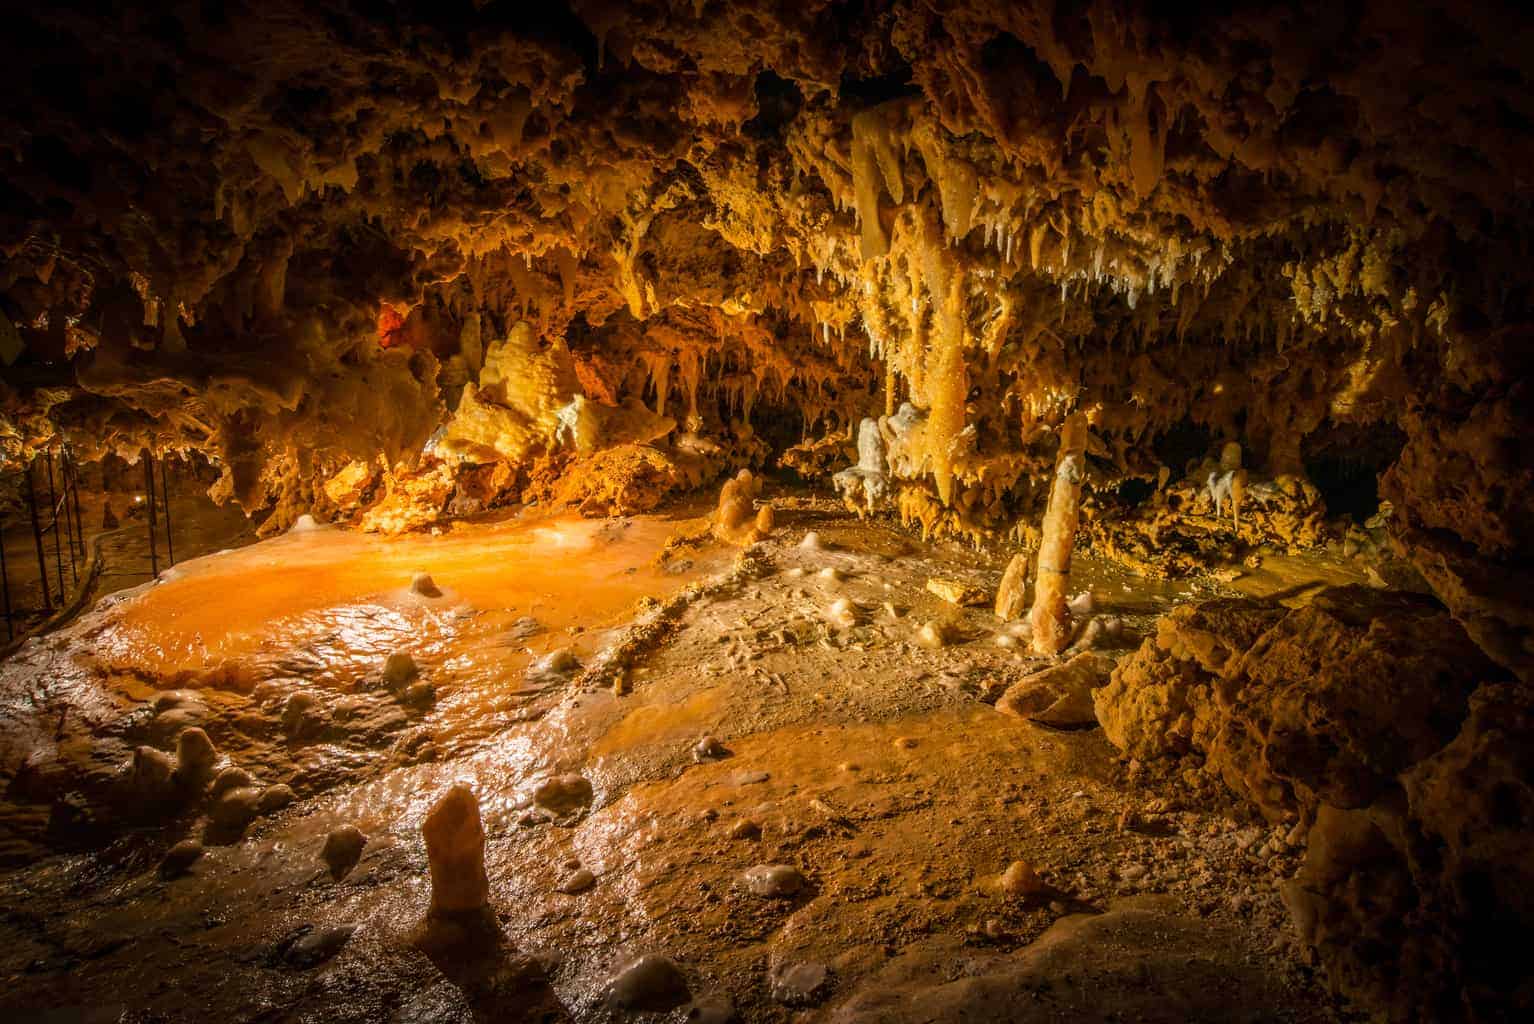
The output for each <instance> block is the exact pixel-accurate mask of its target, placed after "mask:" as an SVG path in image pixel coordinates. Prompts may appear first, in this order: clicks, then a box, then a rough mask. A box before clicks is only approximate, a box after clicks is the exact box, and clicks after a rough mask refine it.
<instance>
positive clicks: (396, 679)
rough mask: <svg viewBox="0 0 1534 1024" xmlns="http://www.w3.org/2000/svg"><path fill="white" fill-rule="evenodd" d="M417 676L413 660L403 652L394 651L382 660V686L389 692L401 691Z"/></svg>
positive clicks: (417, 670)
mask: <svg viewBox="0 0 1534 1024" xmlns="http://www.w3.org/2000/svg"><path fill="white" fill-rule="evenodd" d="M419 674H420V669H419V668H417V667H416V663H415V659H414V658H412V657H411V656H410V655H409V654H407V653H406V652H404V651H396V652H394V653H393V654H391V655H389V656H388V657H387V658H385V659H384V667H383V681H384V686H386V687H388V688H389V689H391V690H403V689H404V688H405V687H406V686H409V685H410V683H411V682H412V681H413V680H414V679H415V678H416V676H418V675H419Z"/></svg>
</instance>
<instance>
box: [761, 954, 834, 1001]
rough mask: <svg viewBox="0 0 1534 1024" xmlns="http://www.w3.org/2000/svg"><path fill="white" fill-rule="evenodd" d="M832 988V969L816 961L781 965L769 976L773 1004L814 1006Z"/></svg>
mask: <svg viewBox="0 0 1534 1024" xmlns="http://www.w3.org/2000/svg"><path fill="white" fill-rule="evenodd" d="M830 988H831V969H830V968H829V967H827V966H826V965H825V964H822V963H816V962H814V961H808V960H805V961H798V962H795V963H788V964H780V965H779V966H778V967H776V968H774V969H773V970H772V972H771V973H770V974H769V976H768V991H769V992H770V993H771V995H772V999H773V1002H777V1003H782V1004H783V1005H784V1006H794V1007H805V1006H814V1005H815V1004H816V1003H819V1002H820V1001H821V1000H822V999H824V998H825V996H826V993H827V992H828V991H829V990H830Z"/></svg>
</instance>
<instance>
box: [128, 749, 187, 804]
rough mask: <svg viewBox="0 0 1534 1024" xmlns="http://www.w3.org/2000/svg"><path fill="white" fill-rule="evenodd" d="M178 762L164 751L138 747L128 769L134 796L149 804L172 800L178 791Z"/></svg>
mask: <svg viewBox="0 0 1534 1024" xmlns="http://www.w3.org/2000/svg"><path fill="white" fill-rule="evenodd" d="M175 775H176V762H175V761H174V760H173V759H172V758H171V756H170V755H169V754H167V753H165V751H163V750H156V749H155V748H154V747H138V748H136V749H135V750H134V751H133V762H132V764H131V765H130V766H129V769H128V785H129V787H130V788H131V790H132V792H133V794H134V796H135V797H136V798H137V799H139V800H142V801H144V802H145V803H148V804H156V803H161V802H164V801H166V800H168V799H170V798H171V797H172V796H173V795H174V793H175V790H176V785H175V781H174V780H175Z"/></svg>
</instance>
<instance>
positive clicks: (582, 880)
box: [555, 868, 597, 895]
mask: <svg viewBox="0 0 1534 1024" xmlns="http://www.w3.org/2000/svg"><path fill="white" fill-rule="evenodd" d="M596 884H597V876H596V875H594V874H592V873H591V872H590V871H589V870H587V869H586V868H576V869H575V870H574V871H572V872H570V873H569V874H568V875H566V876H565V877H564V878H563V879H561V880H560V883H559V885H558V886H556V887H555V888H557V889H558V890H559V891H560V892H562V893H565V894H566V895H574V894H576V893H582V892H585V891H586V890H587V889H590V888H591V887H592V886H593V885H596Z"/></svg>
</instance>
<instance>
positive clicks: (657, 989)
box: [606, 953, 691, 1013]
mask: <svg viewBox="0 0 1534 1024" xmlns="http://www.w3.org/2000/svg"><path fill="white" fill-rule="evenodd" d="M689 998H691V995H690V993H689V992H688V991H687V978H686V977H685V976H684V975H683V974H682V969H681V968H680V967H678V966H677V965H676V961H674V960H672V959H671V958H670V957H666V956H661V955H660V954H658V953H649V954H646V955H645V956H642V957H640V958H639V959H637V960H635V961H633V962H632V963H629V964H627V965H626V966H624V967H623V968H622V969H621V970H619V971H618V973H617V974H615V975H613V977H612V978H611V979H610V980H609V981H608V983H607V986H606V1002H607V1005H609V1006H611V1007H613V1008H615V1009H620V1010H646V1011H651V1012H655V1013H661V1012H664V1011H666V1010H671V1009H675V1008H676V1007H678V1006H681V1005H682V1004H683V1003H685V1002H687V1000H688V999H689Z"/></svg>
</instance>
